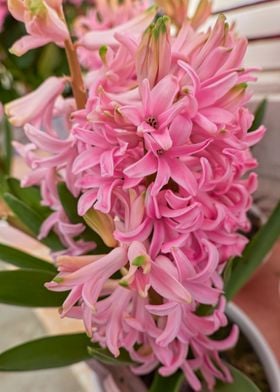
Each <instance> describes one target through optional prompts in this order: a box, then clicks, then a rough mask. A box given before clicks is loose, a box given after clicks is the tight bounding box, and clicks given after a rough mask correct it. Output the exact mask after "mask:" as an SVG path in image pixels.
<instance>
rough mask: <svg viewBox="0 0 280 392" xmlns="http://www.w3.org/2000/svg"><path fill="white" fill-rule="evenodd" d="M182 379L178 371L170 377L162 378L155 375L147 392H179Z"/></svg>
mask: <svg viewBox="0 0 280 392" xmlns="http://www.w3.org/2000/svg"><path fill="white" fill-rule="evenodd" d="M184 379H185V378H184V373H183V372H182V371H178V372H177V373H175V374H173V375H172V376H170V377H162V376H161V375H159V374H158V373H157V374H156V375H155V377H154V380H153V383H152V386H151V387H150V389H149V392H163V391H166V392H167V391H168V392H179V391H180V388H181V386H182V383H183V381H184Z"/></svg>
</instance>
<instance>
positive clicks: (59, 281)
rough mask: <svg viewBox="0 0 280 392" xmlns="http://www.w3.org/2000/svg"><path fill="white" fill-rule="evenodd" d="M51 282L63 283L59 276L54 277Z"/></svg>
mask: <svg viewBox="0 0 280 392" xmlns="http://www.w3.org/2000/svg"><path fill="white" fill-rule="evenodd" d="M53 282H55V283H62V282H63V278H60V277H59V276H57V277H55V278H54V279H53Z"/></svg>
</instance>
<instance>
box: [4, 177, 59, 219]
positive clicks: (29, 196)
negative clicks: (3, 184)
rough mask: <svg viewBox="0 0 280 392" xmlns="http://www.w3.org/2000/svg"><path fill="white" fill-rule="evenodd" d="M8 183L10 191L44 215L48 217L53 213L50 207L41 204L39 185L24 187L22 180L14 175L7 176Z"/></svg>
mask: <svg viewBox="0 0 280 392" xmlns="http://www.w3.org/2000/svg"><path fill="white" fill-rule="evenodd" d="M7 184H8V187H9V192H10V193H11V194H12V195H13V196H15V197H16V198H18V199H19V200H21V201H22V202H23V203H25V204H26V205H27V206H29V207H30V208H32V209H33V210H34V211H36V212H37V213H38V214H40V215H41V216H42V217H44V218H47V217H48V216H49V215H50V214H51V213H52V210H51V209H50V208H48V207H45V206H42V205H41V192H40V188H39V187H37V186H30V187H27V188H22V187H21V185H20V181H19V180H18V179H17V178H13V177H9V178H7Z"/></svg>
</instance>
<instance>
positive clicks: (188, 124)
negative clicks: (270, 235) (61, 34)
mask: <svg viewBox="0 0 280 392" xmlns="http://www.w3.org/2000/svg"><path fill="white" fill-rule="evenodd" d="M46 3H47V2H46ZM125 4H126V2H125ZM140 8H141V7H140ZM94 12H96V11H94ZM207 12H208V11H207ZM154 15H155V9H154V8H152V9H149V10H147V11H145V12H144V13H140V14H139V15H138V16H135V15H134V18H133V19H132V20H131V21H129V22H125V23H124V24H123V25H120V26H119V27H118V28H116V27H113V28H112V26H106V27H111V29H110V30H105V31H104V30H102V29H100V31H98V32H94V33H93V32H92V31H90V32H85V34H83V33H82V32H81V31H80V33H81V36H80V38H79V41H78V46H79V47H80V48H82V51H81V53H82V54H81V56H82V57H83V60H85V58H84V57H85V56H86V57H87V56H88V59H87V60H88V64H91V66H90V67H89V68H90V70H89V72H88V73H87V75H86V78H85V82H86V87H87V102H86V106H85V107H84V108H79V110H76V109H75V102H74V100H73V99H72V98H70V99H69V98H68V99H64V98H63V97H62V96H61V93H62V91H63V89H64V86H65V85H66V84H67V83H68V79H67V78H54V77H53V78H50V79H49V80H47V81H46V82H45V83H44V84H43V85H42V86H41V87H40V88H39V89H38V90H37V91H35V92H33V93H32V94H30V95H29V96H26V97H25V98H23V99H20V100H18V101H15V102H13V103H11V104H9V105H8V106H7V107H6V111H7V113H8V115H9V116H10V117H11V118H12V121H13V122H14V123H15V124H16V125H24V124H25V127H24V128H25V133H26V135H27V137H28V138H29V140H30V142H31V143H30V144H28V145H25V146H23V145H19V144H17V145H16V147H17V150H18V151H19V153H20V154H21V155H22V156H24V158H25V159H26V161H27V162H28V163H29V165H30V166H31V168H32V172H31V173H30V174H29V175H28V177H27V178H26V179H25V180H24V185H33V184H38V185H40V187H41V191H42V203H43V204H45V205H48V206H50V207H51V208H52V209H53V210H54V213H53V214H52V215H51V216H50V217H49V218H48V220H47V221H46V222H45V223H44V225H43V227H42V230H41V237H43V236H45V235H46V234H47V233H48V232H49V230H50V229H51V228H55V230H56V232H57V233H58V234H59V235H60V237H61V239H62V241H63V243H64V244H65V247H66V250H65V251H64V252H63V254H60V255H56V256H57V257H56V263H57V266H58V270H59V274H58V275H57V277H56V278H55V279H54V280H53V281H52V282H50V283H47V287H48V288H49V289H51V290H54V291H68V292H69V294H68V297H67V299H66V301H65V302H64V304H63V306H62V311H61V314H62V316H63V317H64V316H67V317H73V318H79V319H83V320H84V324H85V328H86V331H87V333H88V335H89V336H91V337H92V339H93V340H94V341H98V342H99V343H100V344H101V345H102V346H104V347H107V348H108V349H109V350H110V351H111V352H112V353H113V354H114V355H115V356H116V357H117V356H118V355H119V352H120V348H125V349H126V350H128V351H129V353H130V356H131V358H132V359H133V360H134V361H135V366H133V370H134V372H135V373H137V374H143V373H148V372H150V371H152V370H154V369H155V368H157V367H158V366H159V365H160V368H159V373H160V374H161V375H164V376H168V375H171V374H173V373H174V372H176V371H177V370H178V369H182V370H183V371H184V373H185V375H186V378H187V380H188V382H189V383H190V385H191V386H192V388H193V389H194V390H197V391H198V390H200V389H201V381H200V379H199V378H198V376H197V374H196V370H200V373H201V374H202V376H203V377H204V379H205V380H206V382H207V384H208V386H209V388H213V386H214V385H215V379H216V378H219V379H222V380H226V381H230V379H231V376H230V373H229V371H228V369H227V368H226V367H225V366H224V364H223V362H222V361H221V360H220V358H219V356H218V352H219V351H222V350H225V349H227V348H229V347H231V346H232V345H233V344H234V343H235V342H236V339H237V334H238V331H237V328H236V327H233V328H232V330H231V332H230V334H229V336H228V337H227V338H226V339H224V340H216V339H212V338H211V336H212V335H213V334H214V333H215V332H216V331H217V330H219V329H220V328H221V327H223V326H226V325H227V319H226V316H225V313H224V311H225V300H224V298H223V279H222V272H223V269H224V267H225V265H226V262H227V260H228V259H229V258H230V257H233V256H236V255H240V254H241V252H242V250H243V248H244V246H245V244H246V239H245V237H244V236H243V235H241V234H240V231H246V230H248V229H249V227H250V225H249V222H248V219H247V216H246V213H247V211H248V209H249V208H250V206H251V201H252V199H251V194H252V192H254V190H255V189H256V185H257V179H256V175H255V174H254V173H252V169H254V168H255V167H256V161H255V159H254V158H253V157H252V155H251V152H250V147H251V146H253V145H254V144H256V143H257V142H258V141H259V140H260V139H261V138H262V136H263V134H264V128H263V127H260V128H259V129H258V130H257V131H255V132H252V133H248V129H249V128H250V126H251V123H252V120H253V116H252V115H251V113H250V112H249V110H248V109H246V107H245V104H246V103H247V102H248V100H249V98H250V93H248V91H247V82H249V81H253V80H254V77H253V76H252V75H251V71H252V70H247V69H244V68H243V66H242V61H243V57H244V54H245V51H246V47H247V42H246V40H245V39H243V38H239V37H238V36H237V35H236V33H235V31H234V29H233V28H231V27H229V26H228V24H227V23H226V21H225V18H224V17H223V16H220V17H218V20H217V22H216V24H215V26H214V27H213V28H212V29H210V30H209V31H207V32H205V33H201V32H200V33H198V32H197V31H196V30H195V29H194V27H193V26H192V24H191V22H189V21H185V22H184V23H183V25H182V27H181V28H180V29H179V30H178V32H177V34H176V35H175V36H174V35H171V34H170V21H169V18H168V17H167V16H161V17H159V18H158V19H157V20H156V21H154V22H153V23H151V22H152V20H153V18H154ZM130 16H133V15H130ZM200 17H201V16H200ZM201 20H203V17H201ZM96 23H97V22H96ZM87 27H88V28H89V29H91V28H92V26H91V24H90V23H88V25H87ZM103 27H104V26H103ZM103 27H102V28H103ZM41 31H42V30H41ZM98 49H99V51H98V53H99V59H98V61H93V62H91V59H90V56H91V55H92V53H94V55H96V53H97V50H98ZM91 52H92V53H91ZM29 107H30V108H32V111H31V110H30V111H29V110H28V108H29ZM54 116H57V117H59V118H60V120H63V121H64V126H65V127H68V129H69V134H68V136H67V137H65V135H62V133H61V132H59V131H57V130H56V129H55V126H54V123H53V121H52V119H53V117H54ZM26 123H28V124H26ZM41 151H44V152H45V154H44V156H43V157H42V154H41ZM249 171H250V174H247V173H248V172H249ZM61 181H64V182H65V183H66V185H67V187H68V189H69V190H70V191H71V192H72V194H73V195H74V196H75V197H76V198H78V213H79V215H81V216H83V217H84V220H85V225H86V224H87V225H88V226H89V227H91V228H92V229H93V230H95V231H97V232H98V234H99V235H100V236H101V238H102V239H103V241H104V243H105V244H106V245H107V246H108V247H109V248H111V251H110V252H109V253H108V254H96V252H93V253H94V254H92V253H88V252H89V251H90V250H92V249H93V248H94V246H95V244H93V243H91V242H84V241H82V240H79V241H77V240H76V238H77V237H78V236H79V235H80V234H81V233H82V232H83V230H84V229H85V225H83V224H80V223H79V224H73V223H71V222H70V221H69V220H68V218H67V217H66V214H65V212H64V208H63V206H62V205H61V202H60V200H59V197H58V195H57V184H58V183H59V182H61ZM97 251H98V249H97ZM201 305H209V308H210V309H212V311H211V312H209V314H207V315H206V316H205V315H204V316H203V315H201V314H200V309H201Z"/></svg>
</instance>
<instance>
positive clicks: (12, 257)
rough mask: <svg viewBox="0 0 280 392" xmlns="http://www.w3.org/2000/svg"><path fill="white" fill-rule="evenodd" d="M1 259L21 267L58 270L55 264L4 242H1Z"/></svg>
mask: <svg viewBox="0 0 280 392" xmlns="http://www.w3.org/2000/svg"><path fill="white" fill-rule="evenodd" d="M0 260H1V261H3V262H5V263H8V264H12V265H14V266H16V267H19V268H24V269H36V270H43V271H50V272H54V273H55V272H56V268H55V266H54V265H53V264H51V263H48V262H47V261H45V260H42V259H39V258H38V257H35V256H32V255H31V254H29V253H25V252H22V251H21V250H19V249H17V248H12V247H10V246H7V245H4V244H0Z"/></svg>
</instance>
